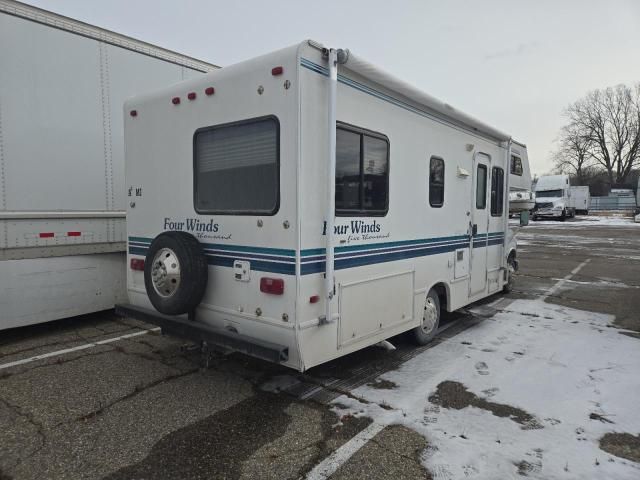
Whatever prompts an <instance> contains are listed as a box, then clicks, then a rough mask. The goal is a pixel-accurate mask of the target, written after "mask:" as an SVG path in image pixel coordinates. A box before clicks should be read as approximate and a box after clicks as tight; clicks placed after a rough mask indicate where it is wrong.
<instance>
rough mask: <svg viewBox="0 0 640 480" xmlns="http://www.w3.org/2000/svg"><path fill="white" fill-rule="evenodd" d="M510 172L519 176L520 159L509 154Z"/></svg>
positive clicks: (520, 172) (520, 171) (520, 168)
mask: <svg viewBox="0 0 640 480" xmlns="http://www.w3.org/2000/svg"><path fill="white" fill-rule="evenodd" d="M511 173H512V174H514V175H517V176H519V177H521V176H522V159H521V158H520V157H517V156H515V155H511Z"/></svg>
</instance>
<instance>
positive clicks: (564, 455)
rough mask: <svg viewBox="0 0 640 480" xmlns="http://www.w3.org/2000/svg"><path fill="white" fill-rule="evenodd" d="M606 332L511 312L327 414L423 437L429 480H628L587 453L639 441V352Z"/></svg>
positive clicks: (628, 469) (639, 474) (623, 465)
mask: <svg viewBox="0 0 640 480" xmlns="http://www.w3.org/2000/svg"><path fill="white" fill-rule="evenodd" d="M612 320H613V317H612V316H609V315H603V314H597V313H591V312H585V311H581V310H574V309H571V308H567V307H561V306H558V305H553V304H549V303H544V302H543V301H541V300H516V301H514V302H513V303H511V304H509V305H508V306H506V307H504V309H503V310H502V311H500V312H499V313H497V314H496V315H494V316H493V317H492V318H490V319H487V320H485V321H483V322H481V323H480V324H478V325H477V326H475V327H473V328H470V329H468V330H466V331H465V332H463V333H461V334H459V335H457V336H456V337H454V338H451V339H449V340H447V341H445V342H443V343H441V344H439V345H437V346H435V347H433V348H431V349H428V350H425V351H424V352H423V353H421V354H420V355H418V356H417V357H415V358H413V359H412V360H410V361H409V362H407V363H405V364H404V365H403V366H402V367H401V368H400V369H399V370H396V371H393V372H388V373H386V374H384V375H383V376H382V377H381V380H385V381H387V382H393V383H392V384H389V383H387V382H383V383H381V384H380V385H387V386H389V385H393V384H395V385H396V386H395V387H394V388H391V389H388V388H387V389H385V388H380V387H379V386H377V387H378V388H376V385H373V384H369V385H368V386H363V387H360V388H358V389H356V390H354V391H353V392H352V393H353V396H352V397H346V396H342V397H340V398H338V399H337V400H336V405H335V408H336V411H337V412H338V413H339V414H341V415H344V414H351V415H356V416H358V415H364V416H369V417H371V418H373V420H374V421H375V422H378V423H381V424H392V423H399V424H404V425H407V426H408V427H410V428H412V429H414V430H416V431H418V432H420V433H421V434H423V435H424V436H425V437H426V439H427V441H428V444H429V447H428V448H427V450H426V451H425V452H424V453H423V463H424V465H425V467H426V468H427V469H429V470H430V471H431V472H432V473H433V475H434V477H435V478H436V479H456V478H476V479H497V478H500V479H503V478H518V477H519V476H520V475H526V476H528V477H529V478H540V479H543V478H544V479H556V478H557V479H574V478H575V479H577V478H616V479H638V478H640V464H638V463H634V462H632V461H629V460H625V459H622V458H619V457H615V456H613V455H610V454H608V453H606V452H604V451H602V450H601V449H600V448H599V446H598V441H599V439H600V438H601V437H602V436H603V435H604V434H605V433H607V432H621V433H622V432H628V433H631V434H633V435H636V434H638V433H640V415H639V414H638V400H639V399H640V378H639V376H638V367H640V343H639V340H638V339H635V338H631V337H629V336H626V335H621V334H620V330H619V329H616V328H609V324H610V322H611V321H612ZM358 398H359V399H364V400H365V401H366V402H370V403H366V402H361V401H359V400H358ZM590 415H591V416H592V417H594V418H593V419H591V418H590ZM609 422H610V423H609Z"/></svg>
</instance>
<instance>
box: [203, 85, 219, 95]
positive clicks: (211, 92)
mask: <svg viewBox="0 0 640 480" xmlns="http://www.w3.org/2000/svg"><path fill="white" fill-rule="evenodd" d="M215 91H216V89H215V88H213V87H207V88H205V89H204V93H205V94H207V95H213V94H214V93H215Z"/></svg>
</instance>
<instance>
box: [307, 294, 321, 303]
mask: <svg viewBox="0 0 640 480" xmlns="http://www.w3.org/2000/svg"><path fill="white" fill-rule="evenodd" d="M319 301H320V295H312V296H311V297H309V303H318V302H319Z"/></svg>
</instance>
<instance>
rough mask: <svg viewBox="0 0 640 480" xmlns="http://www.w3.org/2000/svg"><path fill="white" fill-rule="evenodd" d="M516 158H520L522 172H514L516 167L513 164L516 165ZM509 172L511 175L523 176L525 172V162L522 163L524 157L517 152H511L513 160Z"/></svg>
mask: <svg viewBox="0 0 640 480" xmlns="http://www.w3.org/2000/svg"><path fill="white" fill-rule="evenodd" d="M515 159H517V160H520V173H516V172H514V167H513V166H514V163H515V162H514V160H515ZM509 173H510V174H511V175H515V176H517V177H521V176H522V175H523V174H524V167H523V164H522V157H521V156H520V155H517V154H515V153H512V154H511V162H510V166H509Z"/></svg>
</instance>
